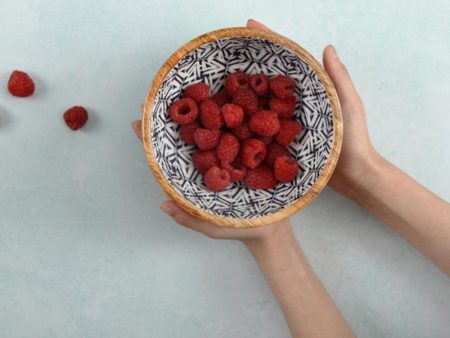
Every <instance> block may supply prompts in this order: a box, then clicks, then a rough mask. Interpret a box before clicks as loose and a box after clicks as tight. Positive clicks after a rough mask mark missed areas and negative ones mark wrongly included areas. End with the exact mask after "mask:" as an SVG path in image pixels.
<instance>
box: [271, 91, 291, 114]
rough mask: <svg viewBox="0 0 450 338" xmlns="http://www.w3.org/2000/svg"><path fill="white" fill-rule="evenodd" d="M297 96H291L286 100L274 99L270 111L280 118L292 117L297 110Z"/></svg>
mask: <svg viewBox="0 0 450 338" xmlns="http://www.w3.org/2000/svg"><path fill="white" fill-rule="evenodd" d="M295 101H296V99H295V96H294V95H291V96H288V97H287V98H285V99H279V98H278V97H272V98H271V99H270V101H269V105H270V109H271V110H273V111H274V112H276V113H278V116H280V118H284V119H288V118H290V117H291V116H292V114H293V113H294V110H295Z"/></svg>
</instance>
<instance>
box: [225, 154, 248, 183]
mask: <svg viewBox="0 0 450 338" xmlns="http://www.w3.org/2000/svg"><path fill="white" fill-rule="evenodd" d="M221 167H222V169H225V170H226V171H228V173H229V174H230V181H231V182H237V181H240V180H242V179H243V178H244V177H245V174H246V173H247V168H246V167H245V166H244V164H243V163H242V161H241V160H240V159H239V158H236V159H235V160H234V161H233V162H223V161H222V162H221Z"/></svg>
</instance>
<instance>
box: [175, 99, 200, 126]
mask: <svg viewBox="0 0 450 338" xmlns="http://www.w3.org/2000/svg"><path fill="white" fill-rule="evenodd" d="M169 115H170V117H171V118H172V120H174V121H175V122H177V123H179V124H189V123H192V122H194V121H195V119H196V118H197V115H198V108H197V104H196V103H195V101H194V100H193V99H190V98H188V97H187V98H184V99H180V100H177V101H175V102H174V103H172V105H171V106H170V108H169Z"/></svg>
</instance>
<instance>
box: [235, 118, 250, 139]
mask: <svg viewBox="0 0 450 338" xmlns="http://www.w3.org/2000/svg"><path fill="white" fill-rule="evenodd" d="M231 132H232V133H233V134H234V136H236V137H237V138H238V140H239V141H243V140H246V139H249V138H250V137H252V135H253V133H252V131H251V130H250V128H249V127H248V124H247V122H242V124H241V125H240V126H238V127H236V128H233V129H232V130H231Z"/></svg>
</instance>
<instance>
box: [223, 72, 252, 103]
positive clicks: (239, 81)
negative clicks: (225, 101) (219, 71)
mask: <svg viewBox="0 0 450 338" xmlns="http://www.w3.org/2000/svg"><path fill="white" fill-rule="evenodd" d="M247 87H248V75H247V74H245V73H244V72H240V71H237V72H235V73H231V74H230V75H228V77H227V78H226V80H225V90H226V92H227V94H228V95H229V96H230V97H233V95H234V94H235V93H236V92H237V91H238V90H239V89H242V88H247Z"/></svg>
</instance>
